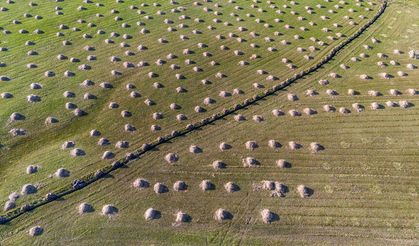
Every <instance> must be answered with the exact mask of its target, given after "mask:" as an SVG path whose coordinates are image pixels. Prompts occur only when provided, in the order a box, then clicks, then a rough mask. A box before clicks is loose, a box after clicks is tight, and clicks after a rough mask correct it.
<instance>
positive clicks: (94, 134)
mask: <svg viewBox="0 0 419 246" xmlns="http://www.w3.org/2000/svg"><path fill="white" fill-rule="evenodd" d="M89 134H90V136H91V137H98V136H100V135H101V132H100V131H98V130H96V129H93V130H91V131H90V133H89Z"/></svg>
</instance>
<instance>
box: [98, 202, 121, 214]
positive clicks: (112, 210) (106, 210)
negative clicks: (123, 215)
mask: <svg viewBox="0 0 419 246" xmlns="http://www.w3.org/2000/svg"><path fill="white" fill-rule="evenodd" d="M118 212H119V211H118V208H116V207H115V206H114V205H113V204H106V205H105V206H103V207H102V214H103V215H108V216H110V215H115V214H117V213H118Z"/></svg>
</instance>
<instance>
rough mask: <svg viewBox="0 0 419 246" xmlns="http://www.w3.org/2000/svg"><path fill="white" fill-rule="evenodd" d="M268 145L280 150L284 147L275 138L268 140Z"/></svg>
mask: <svg viewBox="0 0 419 246" xmlns="http://www.w3.org/2000/svg"><path fill="white" fill-rule="evenodd" d="M268 146H269V147H270V148H272V149H274V150H278V149H280V148H281V147H282V145H281V144H280V143H279V142H278V141H276V140H273V139H271V140H269V141H268Z"/></svg>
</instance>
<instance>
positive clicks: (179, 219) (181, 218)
mask: <svg viewBox="0 0 419 246" xmlns="http://www.w3.org/2000/svg"><path fill="white" fill-rule="evenodd" d="M191 220H192V218H191V216H190V215H188V214H186V213H184V212H182V211H178V212H177V213H176V219H175V221H176V223H184V222H190V221H191Z"/></svg>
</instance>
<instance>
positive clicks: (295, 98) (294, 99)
mask: <svg viewBox="0 0 419 246" xmlns="http://www.w3.org/2000/svg"><path fill="white" fill-rule="evenodd" d="M287 98H288V100H289V101H292V102H293V101H297V100H298V97H297V95H295V94H291V93H289V94H288V95H287Z"/></svg>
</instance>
